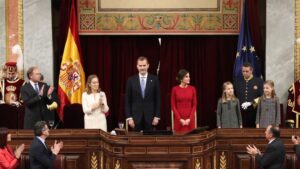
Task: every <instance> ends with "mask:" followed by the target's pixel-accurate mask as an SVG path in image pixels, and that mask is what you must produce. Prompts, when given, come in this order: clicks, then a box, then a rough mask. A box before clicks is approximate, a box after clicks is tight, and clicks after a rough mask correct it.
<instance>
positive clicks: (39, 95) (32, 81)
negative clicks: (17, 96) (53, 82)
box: [21, 67, 55, 129]
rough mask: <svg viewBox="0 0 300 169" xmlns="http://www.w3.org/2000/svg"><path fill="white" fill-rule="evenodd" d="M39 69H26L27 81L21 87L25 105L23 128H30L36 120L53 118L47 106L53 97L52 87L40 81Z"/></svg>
mask: <svg viewBox="0 0 300 169" xmlns="http://www.w3.org/2000/svg"><path fill="white" fill-rule="evenodd" d="M40 75H41V73H40V71H39V69H38V68H37V67H31V68H29V69H28V71H27V77H28V79H29V82H28V83H26V84H25V85H23V86H22V87H21V98H22V100H23V102H24V106H25V117H24V128H25V129H32V128H33V126H34V124H35V123H36V122H37V121H41V120H44V121H47V122H48V121H49V120H53V116H52V113H51V111H50V110H49V109H48V108H47V104H48V105H50V104H51V103H52V102H53V101H54V99H55V98H53V97H52V93H53V90H54V88H53V87H50V86H48V85H47V84H46V83H43V82H39V81H40Z"/></svg>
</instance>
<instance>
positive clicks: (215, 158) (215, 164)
mask: <svg viewBox="0 0 300 169" xmlns="http://www.w3.org/2000/svg"><path fill="white" fill-rule="evenodd" d="M214 169H217V153H216V151H214Z"/></svg>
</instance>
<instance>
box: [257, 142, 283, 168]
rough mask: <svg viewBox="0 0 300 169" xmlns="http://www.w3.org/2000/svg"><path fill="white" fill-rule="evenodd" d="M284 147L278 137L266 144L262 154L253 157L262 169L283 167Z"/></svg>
mask: <svg viewBox="0 0 300 169" xmlns="http://www.w3.org/2000/svg"><path fill="white" fill-rule="evenodd" d="M284 159H285V148H284V144H283V142H282V141H281V139H280V138H277V139H275V140H274V141H272V142H271V143H270V144H268V146H267V148H266V150H265V152H264V154H263V155H257V156H256V157H255V160H256V162H257V163H258V164H259V165H260V167H261V168H263V169H283V164H284Z"/></svg>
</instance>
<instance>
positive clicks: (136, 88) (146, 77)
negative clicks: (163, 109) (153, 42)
mask: <svg viewBox="0 0 300 169" xmlns="http://www.w3.org/2000/svg"><path fill="white" fill-rule="evenodd" d="M148 68H149V63H148V59H147V58H146V57H143V56H141V57H139V58H138V59H137V69H138V71H139V74H137V75H134V76H132V77H130V78H129V79H128V81H127V86H126V107H125V109H126V118H127V119H126V120H128V124H129V126H130V127H131V128H133V129H134V130H135V131H141V130H153V126H156V125H158V123H159V119H160V86H159V82H158V79H157V77H156V76H154V75H151V74H148Z"/></svg>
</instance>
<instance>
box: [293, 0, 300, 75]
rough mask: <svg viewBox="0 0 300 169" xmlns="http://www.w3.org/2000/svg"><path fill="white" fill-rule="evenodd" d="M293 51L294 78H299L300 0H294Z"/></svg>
mask: <svg viewBox="0 0 300 169" xmlns="http://www.w3.org/2000/svg"><path fill="white" fill-rule="evenodd" d="M295 15H296V16H295V29H296V30H295V37H296V41H295V45H294V46H295V51H294V61H295V62H294V66H295V72H294V80H295V81H296V80H298V79H300V0H296V1H295Z"/></svg>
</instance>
